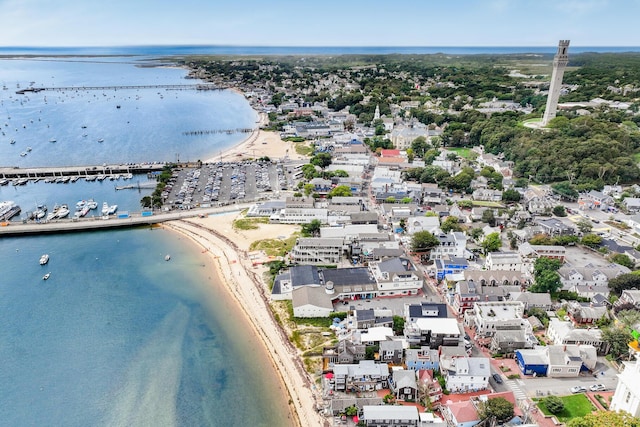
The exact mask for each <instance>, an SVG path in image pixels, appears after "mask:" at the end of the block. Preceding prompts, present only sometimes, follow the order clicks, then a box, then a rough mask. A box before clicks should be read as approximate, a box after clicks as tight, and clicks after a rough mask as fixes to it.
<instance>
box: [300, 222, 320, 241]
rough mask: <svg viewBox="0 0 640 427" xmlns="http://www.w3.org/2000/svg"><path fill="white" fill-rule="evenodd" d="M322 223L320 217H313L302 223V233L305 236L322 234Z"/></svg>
mask: <svg viewBox="0 0 640 427" xmlns="http://www.w3.org/2000/svg"><path fill="white" fill-rule="evenodd" d="M321 226H322V223H321V222H320V220H319V219H312V220H311V221H310V222H308V223H306V224H302V235H303V236H305V237H313V236H317V235H319V234H320V227H321Z"/></svg>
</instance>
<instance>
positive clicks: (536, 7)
mask: <svg viewBox="0 0 640 427" xmlns="http://www.w3.org/2000/svg"><path fill="white" fill-rule="evenodd" d="M638 16H640V0H311V1H309V0H298V1H293V0H235V1H229V0H173V1H168V0H55V1H54V0H0V46H4V47H8V46H135V45H233V46H436V47H437V46H555V45H557V43H558V40H560V39H569V40H571V44H572V45H574V46H640V31H636V27H637V19H638Z"/></svg>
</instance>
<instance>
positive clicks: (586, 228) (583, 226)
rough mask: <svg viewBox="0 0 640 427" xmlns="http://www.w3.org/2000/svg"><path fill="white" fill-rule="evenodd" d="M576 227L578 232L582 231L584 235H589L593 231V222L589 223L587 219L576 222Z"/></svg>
mask: <svg viewBox="0 0 640 427" xmlns="http://www.w3.org/2000/svg"><path fill="white" fill-rule="evenodd" d="M576 227H578V230H580V232H581V233H582V234H587V233H590V232H591V230H592V229H593V224H592V223H591V221H587V220H586V219H584V218H582V219H581V220H580V221H578V222H576Z"/></svg>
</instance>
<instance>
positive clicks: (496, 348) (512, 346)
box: [489, 327, 538, 357]
mask: <svg viewBox="0 0 640 427" xmlns="http://www.w3.org/2000/svg"><path fill="white" fill-rule="evenodd" d="M526 329H528V327H527V328H526ZM526 329H525V328H523V329H518V330H498V331H496V333H495V334H494V335H493V337H491V343H490V344H489V348H490V349H491V351H492V352H494V353H502V354H504V355H505V356H508V357H510V356H511V355H513V354H514V353H515V351H516V350H520V349H523V348H533V346H534V345H535V344H537V342H538V341H537V340H536V339H535V337H533V336H532V335H531V334H527V332H526Z"/></svg>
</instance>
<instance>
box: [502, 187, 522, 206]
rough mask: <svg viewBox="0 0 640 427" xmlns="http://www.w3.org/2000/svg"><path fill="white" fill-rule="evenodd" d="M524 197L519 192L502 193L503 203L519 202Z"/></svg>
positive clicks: (508, 191) (505, 191)
mask: <svg viewBox="0 0 640 427" xmlns="http://www.w3.org/2000/svg"><path fill="white" fill-rule="evenodd" d="M521 197H522V196H521V195H520V193H519V192H518V191H517V190H512V189H508V190H504V192H503V193H502V201H503V202H507V203H514V202H519V201H520V198H521Z"/></svg>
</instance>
